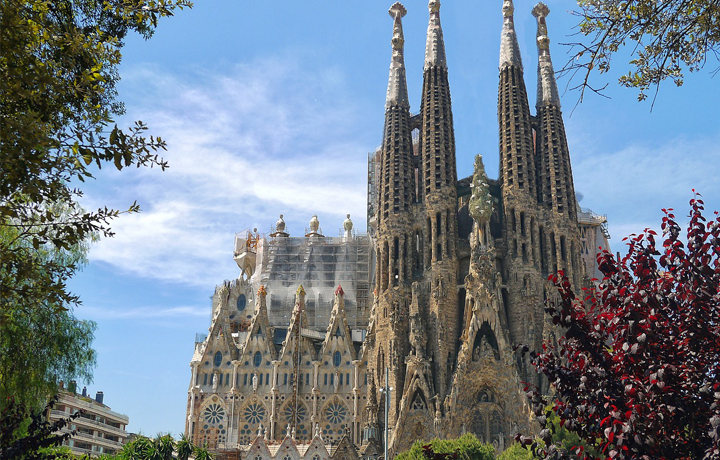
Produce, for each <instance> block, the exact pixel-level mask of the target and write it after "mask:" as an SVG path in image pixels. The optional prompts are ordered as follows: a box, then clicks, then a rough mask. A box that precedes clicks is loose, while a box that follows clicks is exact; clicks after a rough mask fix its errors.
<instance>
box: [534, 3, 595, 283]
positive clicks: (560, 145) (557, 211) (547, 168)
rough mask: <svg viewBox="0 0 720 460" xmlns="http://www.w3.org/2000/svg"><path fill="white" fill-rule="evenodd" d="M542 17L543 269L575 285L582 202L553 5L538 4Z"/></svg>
mask: <svg viewBox="0 0 720 460" xmlns="http://www.w3.org/2000/svg"><path fill="white" fill-rule="evenodd" d="M532 13H533V16H535V17H536V18H537V23H538V24H537V47H538V79H537V104H536V107H537V150H536V163H537V165H538V171H537V177H538V201H539V202H540V204H541V207H542V208H544V210H545V212H546V215H547V220H548V221H549V224H550V229H549V232H548V231H546V232H545V234H546V235H547V246H546V247H545V248H544V251H543V254H542V255H541V265H542V271H543V273H555V272H557V271H558V270H562V271H564V272H565V273H566V274H567V275H568V277H569V278H570V280H571V282H572V283H573V286H575V287H576V288H579V287H580V285H581V282H582V279H583V274H584V272H583V270H582V266H581V262H580V259H579V257H578V252H577V250H578V249H579V247H578V245H579V236H578V235H579V233H578V228H577V204H576V203H577V202H576V198H575V188H574V186H573V176H572V169H571V167H570V153H569V151H568V145H567V138H566V137H565V125H564V123H563V119H562V111H561V109H560V97H559V95H558V88H557V83H556V81H555V72H554V70H553V65H552V60H551V59H550V39H549V38H548V33H547V24H546V22H545V18H546V17H547V15H548V14H549V13H550V10H549V9H548V7H547V5H545V4H544V3H538V4H537V5H535V8H533V10H532Z"/></svg>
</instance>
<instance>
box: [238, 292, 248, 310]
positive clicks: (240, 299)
mask: <svg viewBox="0 0 720 460" xmlns="http://www.w3.org/2000/svg"><path fill="white" fill-rule="evenodd" d="M246 306H247V298H246V297H245V294H240V295H239V296H238V298H237V309H238V311H243V310H245V307H246Z"/></svg>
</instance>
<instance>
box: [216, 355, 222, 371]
mask: <svg viewBox="0 0 720 460" xmlns="http://www.w3.org/2000/svg"><path fill="white" fill-rule="evenodd" d="M221 364H222V353H220V352H219V351H218V352H217V353H215V367H219V366H220V365H221Z"/></svg>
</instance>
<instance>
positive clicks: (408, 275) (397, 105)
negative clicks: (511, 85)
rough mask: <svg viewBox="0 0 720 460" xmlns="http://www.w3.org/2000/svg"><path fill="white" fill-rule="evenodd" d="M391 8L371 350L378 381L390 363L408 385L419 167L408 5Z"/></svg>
mask: <svg viewBox="0 0 720 460" xmlns="http://www.w3.org/2000/svg"><path fill="white" fill-rule="evenodd" d="M389 13H390V16H391V17H392V18H393V37H392V61H391V63H390V78H389V81H388V90H387V100H386V103H385V128H384V132H383V141H382V147H381V153H380V178H379V181H378V186H379V189H378V197H379V202H378V208H377V209H378V211H377V222H378V226H377V228H378V229H377V239H376V242H375V247H376V254H377V270H376V274H375V278H376V288H375V290H376V303H375V314H374V317H373V319H374V335H375V340H374V341H373V346H372V347H370V350H369V353H370V356H369V359H368V367H369V369H372V371H371V372H372V373H373V374H374V377H375V381H377V382H383V381H384V376H385V368H389V369H390V386H392V387H394V388H402V382H403V379H404V366H403V365H402V359H401V357H403V356H405V355H406V354H407V352H408V331H407V317H408V315H407V312H408V308H409V303H410V302H409V298H410V283H411V279H412V265H411V262H410V261H411V256H410V248H411V247H412V242H413V239H412V230H411V229H412V228H413V227H414V225H413V221H414V218H413V207H412V204H413V203H414V201H415V180H414V172H415V168H414V166H413V164H412V154H413V146H412V135H411V128H410V104H409V102H408V92H407V82H406V78H405V62H404V57H403V47H404V37H403V30H402V18H403V16H405V14H406V13H407V10H406V9H405V7H404V6H403V5H402V4H400V3H395V4H394V5H393V6H392V7H390V11H389ZM369 333H370V334H372V333H373V332H372V331H370V332H369ZM401 396H402V395H401V394H400V392H398V391H394V392H392V393H391V404H390V410H389V414H388V415H389V420H390V423H391V426H392V424H393V423H394V421H395V420H396V418H397V410H398V408H399V404H400V397H401Z"/></svg>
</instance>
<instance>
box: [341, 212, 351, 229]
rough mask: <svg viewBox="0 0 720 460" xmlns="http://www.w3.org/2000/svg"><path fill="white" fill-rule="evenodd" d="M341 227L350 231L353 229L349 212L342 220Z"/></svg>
mask: <svg viewBox="0 0 720 460" xmlns="http://www.w3.org/2000/svg"><path fill="white" fill-rule="evenodd" d="M343 229H345V231H346V232H351V231H352V229H353V221H352V220H350V214H348V215H347V218H346V219H345V221H343Z"/></svg>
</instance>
